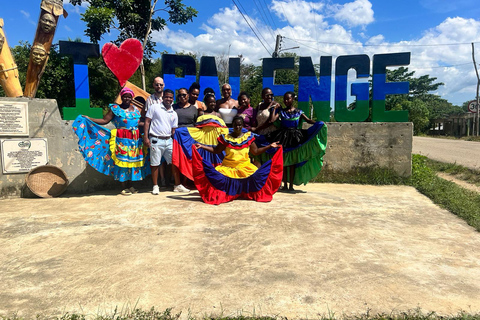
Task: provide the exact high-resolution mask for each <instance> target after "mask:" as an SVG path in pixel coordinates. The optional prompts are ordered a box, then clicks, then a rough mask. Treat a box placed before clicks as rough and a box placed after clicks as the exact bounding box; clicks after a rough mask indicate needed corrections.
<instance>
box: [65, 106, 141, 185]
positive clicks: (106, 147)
mask: <svg viewBox="0 0 480 320" xmlns="http://www.w3.org/2000/svg"><path fill="white" fill-rule="evenodd" d="M109 107H110V109H111V110H112V112H113V119H112V123H113V124H114V125H115V127H116V129H113V130H109V129H106V128H104V127H102V126H100V125H98V124H96V123H95V122H93V121H91V120H89V119H87V118H85V117H84V116H81V115H80V116H78V117H77V118H76V119H75V121H74V122H73V124H72V129H73V132H75V134H76V135H77V136H78V139H79V141H78V147H79V151H80V153H81V154H82V155H83V158H84V159H85V161H87V163H88V164H89V165H91V166H92V167H93V168H94V169H95V170H97V171H98V172H101V173H103V174H105V175H108V176H113V178H114V179H115V180H118V181H121V182H123V181H129V180H130V181H138V180H142V179H144V178H145V177H146V176H147V175H148V174H150V165H149V161H148V148H146V147H144V145H143V139H142V136H141V134H140V132H139V130H138V121H139V119H140V112H139V111H138V110H137V109H135V110H134V111H127V110H124V109H122V108H121V107H120V106H119V105H117V104H111V105H110V106H109Z"/></svg>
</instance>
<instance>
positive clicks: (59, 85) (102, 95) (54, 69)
mask: <svg viewBox="0 0 480 320" xmlns="http://www.w3.org/2000/svg"><path fill="white" fill-rule="evenodd" d="M31 47H32V46H31V44H30V43H28V42H21V43H20V44H19V45H17V46H15V47H13V48H12V55H13V57H14V59H15V62H16V63H17V66H18V72H19V76H20V84H21V85H22V87H24V86H25V78H26V74H27V69H28V62H29V60H30V50H31ZM88 75H89V84H90V105H91V106H92V107H103V108H104V107H106V106H108V104H109V103H112V102H113V101H114V100H115V98H116V97H117V95H118V92H119V90H120V87H119V85H118V81H117V80H116V79H115V77H114V75H113V74H112V72H111V71H110V70H109V69H108V68H107V66H105V63H104V62H103V60H102V58H90V59H89V60H88ZM4 95H5V93H4V92H3V89H2V88H1V87H0V96H4ZM36 97H37V98H39V99H55V100H57V104H58V107H59V108H60V110H62V109H63V108H65V107H74V106H75V83H74V77H73V61H72V59H71V58H70V57H66V56H60V54H59V51H58V44H56V45H53V46H52V48H51V49H50V54H49V59H48V63H47V65H46V67H45V72H44V74H43V76H42V78H41V80H40V84H39V86H38V91H37V95H36Z"/></svg>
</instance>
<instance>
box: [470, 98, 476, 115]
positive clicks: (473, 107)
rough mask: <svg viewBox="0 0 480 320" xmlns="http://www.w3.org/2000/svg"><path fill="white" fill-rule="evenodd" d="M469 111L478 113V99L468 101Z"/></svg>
mask: <svg viewBox="0 0 480 320" xmlns="http://www.w3.org/2000/svg"><path fill="white" fill-rule="evenodd" d="M468 111H470V112H473V113H477V100H472V101H470V102H469V103H468Z"/></svg>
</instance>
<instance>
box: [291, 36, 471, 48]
mask: <svg viewBox="0 0 480 320" xmlns="http://www.w3.org/2000/svg"><path fill="white" fill-rule="evenodd" d="M285 38H286V39H290V38H288V37H285ZM290 40H293V41H297V42H298V41H300V42H316V43H322V44H330V45H338V46H356V47H362V46H363V47H385V46H388V47H441V46H461V45H471V44H472V43H471V42H459V43H438V44H363V43H360V44H358V43H340V42H328V41H312V39H290ZM474 43H480V42H474Z"/></svg>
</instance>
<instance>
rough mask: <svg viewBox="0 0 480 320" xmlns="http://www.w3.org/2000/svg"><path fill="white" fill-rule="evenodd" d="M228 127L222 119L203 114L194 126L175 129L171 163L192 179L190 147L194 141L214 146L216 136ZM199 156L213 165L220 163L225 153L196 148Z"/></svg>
mask: <svg viewBox="0 0 480 320" xmlns="http://www.w3.org/2000/svg"><path fill="white" fill-rule="evenodd" d="M227 133H228V128H227V126H226V125H225V123H224V122H223V120H222V119H220V118H218V117H217V116H212V115H204V116H201V117H199V118H198V119H197V123H196V124H195V127H194V128H191V127H190V128H187V127H180V128H177V129H176V130H175V134H174V136H173V154H172V163H173V164H174V165H175V166H176V167H177V168H178V169H179V170H180V172H181V173H182V174H183V175H184V176H185V177H187V178H188V179H190V180H193V170H192V147H193V145H194V144H195V143H201V144H203V145H206V146H211V147H213V148H215V146H216V145H217V144H218V142H217V138H218V137H219V136H220V135H222V134H227ZM197 151H198V152H199V153H200V156H201V157H202V158H203V159H205V160H207V161H208V162H209V163H211V164H212V165H214V166H217V165H219V164H221V163H222V160H223V158H224V156H225V153H221V154H213V153H211V152H208V151H206V150H204V149H200V150H197Z"/></svg>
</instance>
